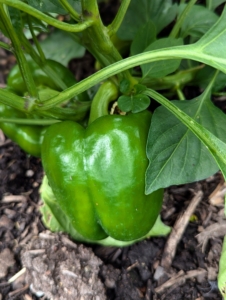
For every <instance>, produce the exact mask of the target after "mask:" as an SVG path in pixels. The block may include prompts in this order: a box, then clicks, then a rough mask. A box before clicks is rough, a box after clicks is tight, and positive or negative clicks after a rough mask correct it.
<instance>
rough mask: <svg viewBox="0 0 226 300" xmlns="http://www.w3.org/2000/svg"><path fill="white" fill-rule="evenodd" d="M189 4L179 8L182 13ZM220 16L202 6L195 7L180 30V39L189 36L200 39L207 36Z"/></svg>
mask: <svg viewBox="0 0 226 300" xmlns="http://www.w3.org/2000/svg"><path fill="white" fill-rule="evenodd" d="M186 5H187V4H181V5H180V6H179V11H180V13H181V12H182V11H183V10H184V8H185V6H186ZM218 18H219V17H218V15H217V14H216V13H214V12H213V11H211V10H209V9H208V8H206V7H204V6H201V5H194V6H193V7H192V8H191V10H190V11H189V13H188V14H187V16H186V18H185V20H184V22H183V24H182V26H181V30H180V37H182V38H185V37H187V36H188V35H190V36H192V37H195V38H200V37H201V36H203V34H205V33H206V32H207V31H208V30H209V29H210V28H211V27H212V26H213V24H214V23H216V21H217V20H218Z"/></svg>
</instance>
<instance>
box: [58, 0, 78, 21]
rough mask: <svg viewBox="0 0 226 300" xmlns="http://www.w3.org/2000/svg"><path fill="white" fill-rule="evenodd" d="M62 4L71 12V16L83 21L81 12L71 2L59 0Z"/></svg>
mask: <svg viewBox="0 0 226 300" xmlns="http://www.w3.org/2000/svg"><path fill="white" fill-rule="evenodd" d="M59 2H60V4H61V5H62V6H63V8H64V9H65V10H66V11H68V12H69V14H70V15H71V17H72V18H73V19H74V20H75V21H77V22H80V21H81V16H80V14H79V13H78V12H77V11H76V10H75V9H74V8H73V7H72V6H71V4H70V3H69V2H68V1H67V0H59Z"/></svg>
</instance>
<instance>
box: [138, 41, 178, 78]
mask: <svg viewBox="0 0 226 300" xmlns="http://www.w3.org/2000/svg"><path fill="white" fill-rule="evenodd" d="M182 44H183V40H182V39H174V38H171V37H167V38H162V39H159V40H157V41H155V42H153V43H152V44H150V45H149V46H148V47H147V48H146V49H145V50H144V52H147V51H151V50H157V49H161V48H166V47H170V46H172V47H173V46H179V45H182ZM180 62H181V60H180V59H174V60H161V61H157V62H153V63H149V64H144V65H142V66H141V70H142V74H143V78H145V77H151V78H159V77H164V76H166V75H168V74H170V73H172V72H174V71H176V69H177V68H178V67H179V65H180Z"/></svg>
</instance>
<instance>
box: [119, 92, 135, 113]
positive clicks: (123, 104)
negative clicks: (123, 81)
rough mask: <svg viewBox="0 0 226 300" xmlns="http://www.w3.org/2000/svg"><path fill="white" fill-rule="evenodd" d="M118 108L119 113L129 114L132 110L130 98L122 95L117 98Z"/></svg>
mask: <svg viewBox="0 0 226 300" xmlns="http://www.w3.org/2000/svg"><path fill="white" fill-rule="evenodd" d="M118 107H119V109H120V110H121V111H124V112H129V111H131V110H132V100H131V96H125V95H122V96H120V97H119V98H118Z"/></svg>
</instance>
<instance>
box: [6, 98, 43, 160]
mask: <svg viewBox="0 0 226 300" xmlns="http://www.w3.org/2000/svg"><path fill="white" fill-rule="evenodd" d="M1 116H2V117H4V118H21V119H24V118H26V115H25V114H24V113H22V112H20V111H18V110H16V109H14V108H12V107H10V106H7V105H4V104H2V103H0V117H1ZM0 129H2V131H3V132H4V133H5V135H7V136H8V138H10V139H11V140H13V141H14V142H15V143H16V144H18V145H19V146H20V148H21V149H23V150H24V151H25V152H27V153H29V154H31V155H33V156H37V157H40V156H41V143H42V140H43V136H44V133H45V131H46V127H45V126H37V125H35V126H30V125H18V124H15V123H9V122H0Z"/></svg>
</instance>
